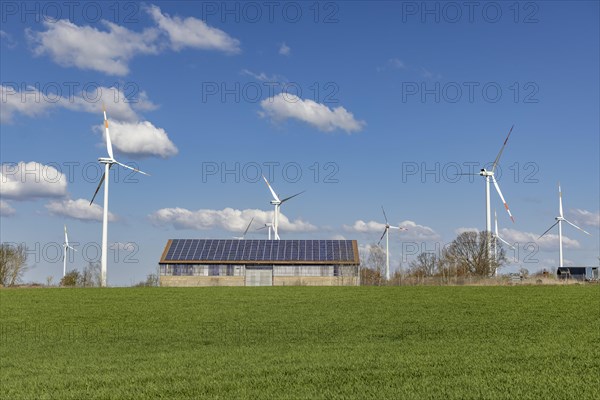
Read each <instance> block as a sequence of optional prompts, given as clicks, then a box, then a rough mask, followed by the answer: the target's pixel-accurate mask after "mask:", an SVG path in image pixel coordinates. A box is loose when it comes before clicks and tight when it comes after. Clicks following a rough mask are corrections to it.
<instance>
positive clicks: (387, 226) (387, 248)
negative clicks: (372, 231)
mask: <svg viewBox="0 0 600 400" xmlns="http://www.w3.org/2000/svg"><path fill="white" fill-rule="evenodd" d="M381 211H383V218H385V229H384V230H383V234H382V235H381V237H380V238H379V242H377V246H379V243H381V240H382V239H383V237H384V236H385V279H386V280H388V281H389V280H390V229H398V230H399V231H405V230H406V228H400V227H399V226H392V225H390V224H389V223H388V219H387V215H385V210H384V209H383V206H381Z"/></svg>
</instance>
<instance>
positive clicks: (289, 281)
mask: <svg viewBox="0 0 600 400" xmlns="http://www.w3.org/2000/svg"><path fill="white" fill-rule="evenodd" d="M357 285H358V278H357V277H355V276H274V277H273V286H357Z"/></svg>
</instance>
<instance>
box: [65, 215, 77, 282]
mask: <svg viewBox="0 0 600 400" xmlns="http://www.w3.org/2000/svg"><path fill="white" fill-rule="evenodd" d="M67 249H71V250H73V251H77V250H75V249H74V248H73V247H72V246H71V245H69V236H68V235H67V226H66V225H65V242H64V243H63V278H64V277H65V275H66V274H67V251H68V250H67Z"/></svg>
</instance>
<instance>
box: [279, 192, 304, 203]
mask: <svg viewBox="0 0 600 400" xmlns="http://www.w3.org/2000/svg"><path fill="white" fill-rule="evenodd" d="M304 192H306V190H303V191H301V192H300V193H296V194H295V195H293V196H290V197H286V198H285V199H283V200H281V203H283V202H286V201H288V200H289V199H293V198H294V197H296V196H300V195H301V194H302V193H304Z"/></svg>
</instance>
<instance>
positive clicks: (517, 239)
mask: <svg viewBox="0 0 600 400" xmlns="http://www.w3.org/2000/svg"><path fill="white" fill-rule="evenodd" d="M554 229H558V228H554ZM539 236H540V235H539V233H531V232H522V231H518V230H516V229H508V228H503V229H501V230H500V237H501V238H503V239H504V240H506V241H507V242H508V243H511V244H512V243H518V244H519V245H520V246H523V245H525V244H526V243H536V244H537V245H539V247H540V249H541V250H555V249H557V248H558V235H557V234H553V233H550V232H548V233H546V234H545V235H544V236H543V237H542V238H539ZM563 247H565V248H567V249H578V248H580V247H581V245H580V244H579V242H578V241H577V240H574V239H571V238H569V237H567V236H565V235H564V234H563Z"/></svg>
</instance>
